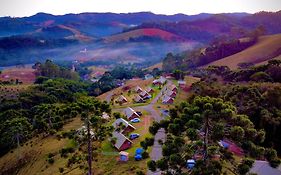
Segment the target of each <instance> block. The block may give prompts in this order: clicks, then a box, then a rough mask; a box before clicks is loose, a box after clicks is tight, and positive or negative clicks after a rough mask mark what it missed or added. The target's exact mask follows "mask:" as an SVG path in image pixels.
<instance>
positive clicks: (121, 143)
mask: <svg viewBox="0 0 281 175" xmlns="http://www.w3.org/2000/svg"><path fill="white" fill-rule="evenodd" d="M124 114H125V116H126V118H127V119H128V120H132V119H134V118H139V117H140V116H139V115H138V114H137V112H136V111H135V110H133V109H132V108H130V107H128V108H126V109H125V110H124ZM112 126H113V127H114V132H113V133H112V137H113V138H116V141H115V142H114V143H113V144H114V147H115V148H116V149H117V150H118V151H123V150H126V149H129V148H130V147H131V146H132V144H133V142H132V141H131V140H130V139H129V138H128V137H126V136H125V135H126V134H128V133H130V132H132V131H134V130H135V129H136V128H135V127H134V126H133V125H131V124H130V123H129V122H128V121H127V120H125V119H123V118H118V119H116V120H115V122H114V123H113V124H112Z"/></svg>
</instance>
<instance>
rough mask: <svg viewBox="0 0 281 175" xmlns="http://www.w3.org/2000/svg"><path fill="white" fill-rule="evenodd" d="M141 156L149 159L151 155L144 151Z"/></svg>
mask: <svg viewBox="0 0 281 175" xmlns="http://www.w3.org/2000/svg"><path fill="white" fill-rule="evenodd" d="M141 155H142V158H143V159H147V158H148V157H149V154H148V152H146V151H144V152H143V153H142V154H141Z"/></svg>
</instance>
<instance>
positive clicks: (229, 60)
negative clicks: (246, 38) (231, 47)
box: [207, 34, 281, 69]
mask: <svg viewBox="0 0 281 175" xmlns="http://www.w3.org/2000/svg"><path fill="white" fill-rule="evenodd" d="M280 48H281V34H275V35H268V36H262V37H260V38H259V40H258V42H257V43H256V44H255V45H253V46H251V47H249V48H247V49H245V50H243V51H241V52H239V53H237V54H234V55H231V56H229V57H226V58H223V59H220V60H218V61H215V62H212V63H210V64H208V65H207V66H209V65H217V66H228V67H229V68H230V69H236V68H238V66H237V65H238V64H239V63H244V62H247V63H254V64H258V63H261V62H264V61H267V60H269V59H272V58H274V57H276V56H278V55H280ZM278 50H279V51H278ZM278 52H279V53H278ZM264 63H266V62H264Z"/></svg>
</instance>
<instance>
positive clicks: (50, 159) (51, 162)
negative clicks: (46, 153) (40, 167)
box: [47, 157, 55, 164]
mask: <svg viewBox="0 0 281 175" xmlns="http://www.w3.org/2000/svg"><path fill="white" fill-rule="evenodd" d="M47 161H48V163H49V164H53V163H54V162H55V160H54V158H52V157H51V158H47Z"/></svg>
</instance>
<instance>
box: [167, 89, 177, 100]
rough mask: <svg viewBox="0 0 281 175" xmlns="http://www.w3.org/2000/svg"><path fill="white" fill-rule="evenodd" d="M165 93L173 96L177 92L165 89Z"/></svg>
mask: <svg viewBox="0 0 281 175" xmlns="http://www.w3.org/2000/svg"><path fill="white" fill-rule="evenodd" d="M165 95H167V96H169V97H172V98H175V97H176V96H177V93H176V92H174V91H171V90H169V89H168V90H167V91H165Z"/></svg>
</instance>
